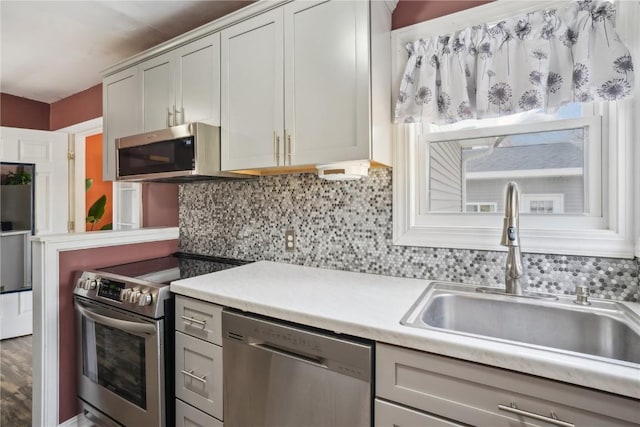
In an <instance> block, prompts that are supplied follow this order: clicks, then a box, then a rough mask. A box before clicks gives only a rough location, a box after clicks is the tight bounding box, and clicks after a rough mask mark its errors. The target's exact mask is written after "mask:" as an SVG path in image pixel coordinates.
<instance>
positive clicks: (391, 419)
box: [374, 399, 463, 427]
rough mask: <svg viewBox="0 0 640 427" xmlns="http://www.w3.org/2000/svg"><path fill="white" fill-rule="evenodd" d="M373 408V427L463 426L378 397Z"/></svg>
mask: <svg viewBox="0 0 640 427" xmlns="http://www.w3.org/2000/svg"><path fill="white" fill-rule="evenodd" d="M374 408H375V412H376V417H375V418H376V422H375V427H413V426H429V427H456V426H457V427H463V425H462V424H458V423H455V422H452V421H448V420H445V419H444V418H439V417H436V416H433V415H429V414H426V413H424V412H420V411H416V410H415V409H411V408H405V407H404V406H400V405H396V404H394V403H391V402H385V401H384V400H380V399H376V400H375V406H374Z"/></svg>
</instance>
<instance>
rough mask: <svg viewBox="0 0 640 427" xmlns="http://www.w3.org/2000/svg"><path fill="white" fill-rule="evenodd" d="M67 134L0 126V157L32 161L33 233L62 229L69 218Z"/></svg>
mask: <svg viewBox="0 0 640 427" xmlns="http://www.w3.org/2000/svg"><path fill="white" fill-rule="evenodd" d="M68 143H69V135H68V134H66V133H63V132H47V131H40V130H31V129H18V128H8V127H2V128H0V153H1V156H0V158H1V159H2V161H6V162H19V163H35V165H36V178H35V180H34V181H35V203H34V204H35V234H53V233H66V232H67V222H68V220H69V210H68V208H69V202H68V200H69V183H68V175H69V170H68V166H67V164H68V160H67V147H68Z"/></svg>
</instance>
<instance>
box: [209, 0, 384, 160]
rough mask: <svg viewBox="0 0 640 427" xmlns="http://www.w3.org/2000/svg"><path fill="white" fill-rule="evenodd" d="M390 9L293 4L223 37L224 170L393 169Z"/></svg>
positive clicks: (375, 5) (358, 4) (328, 3)
mask: <svg viewBox="0 0 640 427" xmlns="http://www.w3.org/2000/svg"><path fill="white" fill-rule="evenodd" d="M391 10H392V7H389V6H388V5H387V3H386V2H371V3H370V2H366V1H337V0H333V1H300V2H296V1H294V2H291V3H287V4H285V5H284V6H283V7H281V8H277V9H273V10H271V11H269V12H266V13H263V14H261V15H258V16H256V17H253V18H250V19H248V20H246V21H243V22H241V23H239V24H236V25H234V26H232V27H230V28H228V29H226V30H224V31H223V32H222V94H221V98H222V121H221V123H222V169H223V170H238V169H259V168H268V167H278V166H299V167H301V166H311V165H315V164H322V163H333V162H341V161H347V160H374V161H377V162H379V163H382V164H386V165H389V164H390V163H391V148H390V147H391V143H390V137H391V136H390V129H391V118H390V105H391V90H390V75H389V68H390V62H389V61H390V60H389V57H390V41H389V40H390V33H389V32H390V26H391ZM380 76H382V77H380ZM374 104H377V106H375V105H374ZM374 126H378V128H376V131H375V132H374Z"/></svg>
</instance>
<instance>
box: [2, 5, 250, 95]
mask: <svg viewBox="0 0 640 427" xmlns="http://www.w3.org/2000/svg"><path fill="white" fill-rule="evenodd" d="M248 3H250V1H221V0H209V1H203V0H200V1H194V0H184V1H154V0H140V1H123V0H117V1H116V0H112V1H98V0H81V1H77V0H76V1H30V0H0V92H3V93H8V94H11V95H16V96H21V97H24V98H29V99H34V100H37V101H42V102H46V103H52V102H55V101H58V100H60V99H63V98H66V97H68V96H70V95H73V94H75V93H78V92H81V91H83V90H85V89H88V88H90V87H92V86H95V85H97V84H99V83H100V82H101V81H102V76H101V71H102V70H104V69H106V68H108V67H110V66H111V65H114V64H116V63H117V62H120V61H122V60H124V59H126V58H128V57H130V56H132V55H134V54H136V53H139V52H141V51H143V50H146V49H148V48H150V47H153V46H155V45H157V44H159V43H161V42H164V41H166V40H169V39H171V38H173V37H175V36H177V35H179V34H182V33H184V32H186V31H188V30H191V29H193V28H196V27H199V26H200V25H203V24H205V23H207V22H210V21H213V20H214V19H216V18H218V17H220V16H222V15H225V14H227V13H229V12H231V11H233V10H236V9H239V8H241V7H243V6H246V5H247V4H248Z"/></svg>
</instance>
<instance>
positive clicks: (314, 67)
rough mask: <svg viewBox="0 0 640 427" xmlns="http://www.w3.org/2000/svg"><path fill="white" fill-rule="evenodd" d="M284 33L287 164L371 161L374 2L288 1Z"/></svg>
mask: <svg viewBox="0 0 640 427" xmlns="http://www.w3.org/2000/svg"><path fill="white" fill-rule="evenodd" d="M284 34H285V38H284V40H285V51H284V58H285V62H284V64H285V68H284V71H285V129H286V133H287V136H286V138H287V141H286V142H287V150H290V151H291V160H289V159H287V165H289V164H294V165H308V164H318V163H330V162H335V161H344V160H362V159H368V158H369V68H368V64H369V43H368V39H369V2H364V1H303V2H292V3H288V4H287V5H286V6H285V7H284ZM289 138H290V141H289ZM289 146H290V148H289Z"/></svg>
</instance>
